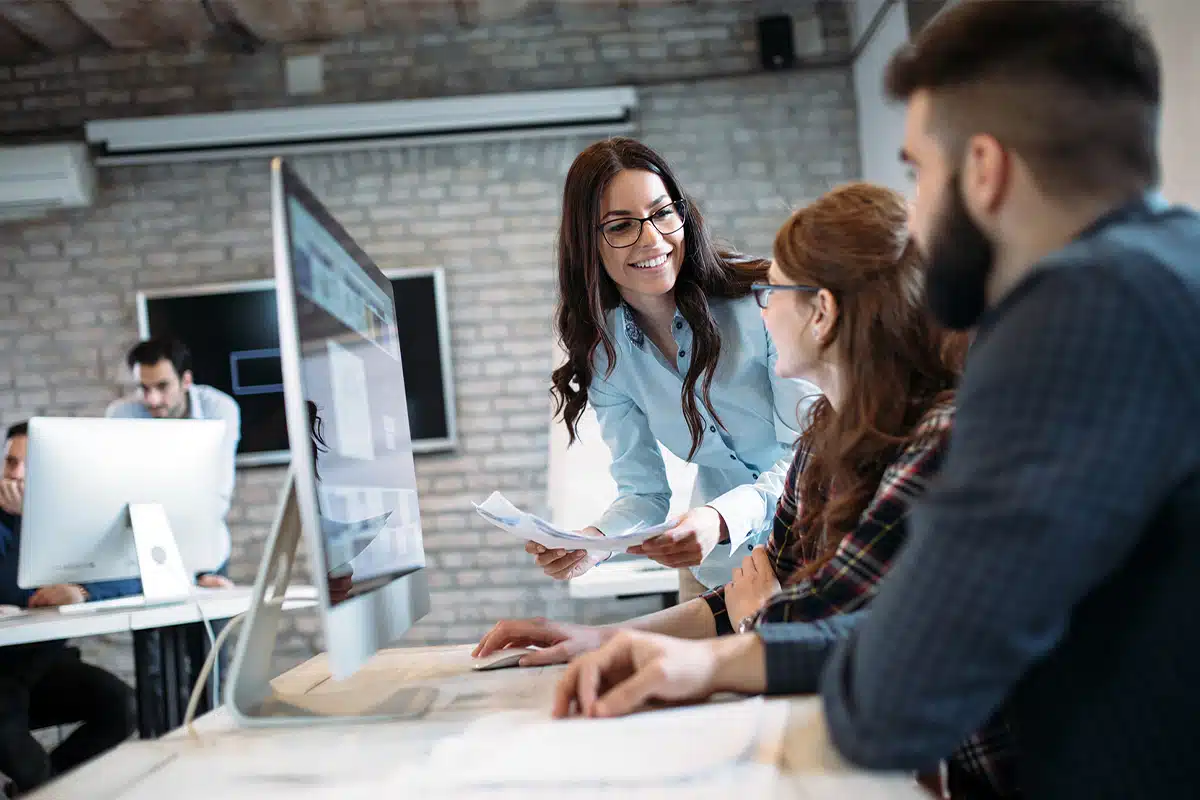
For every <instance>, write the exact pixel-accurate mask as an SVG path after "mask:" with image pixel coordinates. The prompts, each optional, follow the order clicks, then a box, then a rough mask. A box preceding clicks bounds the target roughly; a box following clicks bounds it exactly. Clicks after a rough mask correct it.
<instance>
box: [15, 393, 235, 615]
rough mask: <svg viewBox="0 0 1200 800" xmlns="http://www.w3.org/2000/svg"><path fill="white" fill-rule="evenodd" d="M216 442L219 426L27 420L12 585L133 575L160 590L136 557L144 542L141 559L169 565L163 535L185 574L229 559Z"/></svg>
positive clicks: (221, 457) (219, 442)
mask: <svg viewBox="0 0 1200 800" xmlns="http://www.w3.org/2000/svg"><path fill="white" fill-rule="evenodd" d="M224 436H225V424H224V423H223V422H221V421H218V420H165V419H91V418H78V417H35V418H34V419H32V420H30V421H29V450H28V454H27V456H26V475H27V477H26V481H25V507H24V514H23V520H22V526H21V527H22V531H21V548H20V554H19V557H18V566H17V583H18V584H19V585H20V586H22V587H24V588H27V589H32V588H35V587H39V586H48V585H50V584H55V583H88V582H93V581H106V580H118V579H124V578H138V577H141V578H142V579H143V584H144V586H145V588H146V594H147V595H148V596H149V595H151V594H152V593H153V588H154V587H155V586H157V585H161V584H159V583H158V582H157V581H156V579H155V576H152V575H151V576H148V575H146V574H145V572H146V570H145V569H144V567H146V566H147V562H145V561H144V560H143V559H141V558H139V552H140V551H141V550H142V546H141V545H146V546H148V547H149V548H150V552H149V553H147V554H146V555H150V556H151V561H150V562H149V563H151V564H153V563H158V564H167V566H173V565H171V564H168V563H167V562H168V561H170V560H172V559H170V558H168V556H170V555H171V550H172V545H171V543H170V541H169V540H168V541H166V542H164V541H163V540H162V538H161V537H162V536H164V535H168V536H170V535H173V538H174V542H175V546H177V548H178V557H179V558H180V559H181V560H182V565H181V566H182V569H183V571H185V572H186V574H187V575H188V576H191V575H195V574H196V573H199V572H210V571H212V570H215V569H217V568H218V567H220V566H221V565H222V564H223V563H224V562H225V560H226V559H227V558H228V556H229V554H228V552H226V549H227V538H226V536H225V532H224V531H225V529H224V519H223V517H224V513H225V507H224V505H225V501H224V499H223V498H222V496H221V492H222V489H221V487H222V486H223V484H224V479H225V477H226V475H225V472H226V471H227V470H228V469H229V467H230V465H229V464H228V463H226V462H227V461H228V456H227V455H226V453H225V449H224V445H223V441H224ZM139 510H148V511H149V513H145V514H142V515H140V516H139V513H138V512H139ZM156 511H161V512H165V521H164V520H163V519H162V516H161V515H158V514H156V513H155V512H156ZM139 537H140V539H141V544H138V542H137V540H138V538H139ZM155 547H159V548H161V549H162V552H161V553H155V552H154V550H153V549H154V548H155ZM147 578H149V581H147ZM185 588H186V587H185ZM164 599H166V598H164Z"/></svg>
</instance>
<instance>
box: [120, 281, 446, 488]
mask: <svg viewBox="0 0 1200 800" xmlns="http://www.w3.org/2000/svg"><path fill="white" fill-rule="evenodd" d="M384 274H385V275H386V276H387V277H388V279H389V280H390V281H391V284H392V291H393V293H394V294H395V297H396V318H397V320H398V321H399V339H400V352H401V354H402V355H403V359H402V364H403V368H404V385H405V388H406V390H407V403H408V419H409V425H410V427H411V429H412V438H413V452H416V453H431V452H437V451H442V450H452V449H454V447H455V446H456V444H457V439H458V437H457V432H456V425H455V414H454V384H453V380H452V373H451V366H450V338H449V328H448V325H447V319H446V306H445V289H444V285H445V284H444V281H445V279H444V277H443V273H442V270H440V269H427V270H394V271H390V272H385V273H384ZM275 308H276V306H275V282H274V281H271V280H263V281H244V282H240V283H225V284H213V285H208V286H192V287H186V288H171V289H162V290H147V291H144V292H139V293H138V295H137V310H138V333H139V335H140V336H141V338H143V339H147V338H150V337H151V336H174V337H176V338H177V339H179V340H180V341H182V342H183V343H184V344H186V345H187V346H188V349H189V350H191V351H192V374H193V377H194V379H195V381H196V383H203V384H207V385H209V386H213V387H216V388H217V389H220V390H221V391H222V392H225V393H226V394H228V395H229V396H231V397H232V398H233V399H234V400H236V401H237V403H238V406H239V407H240V409H241V412H242V440H241V443H240V444H239V445H238V464H239V465H240V466H252V465H257V464H286V463H287V461H288V436H287V423H286V422H285V420H284V411H283V377H282V375H281V373H280V365H279V323H278V320H277V318H276V313H275Z"/></svg>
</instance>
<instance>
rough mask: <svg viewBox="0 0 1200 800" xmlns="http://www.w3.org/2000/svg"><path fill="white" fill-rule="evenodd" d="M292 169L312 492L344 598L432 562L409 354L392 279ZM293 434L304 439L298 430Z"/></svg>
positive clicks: (333, 593) (293, 246) (335, 594)
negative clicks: (410, 399)
mask: <svg viewBox="0 0 1200 800" xmlns="http://www.w3.org/2000/svg"><path fill="white" fill-rule="evenodd" d="M284 176H285V181H284V204H285V213H286V224H287V238H288V247H289V249H290V253H289V255H290V261H291V267H292V272H291V283H292V286H291V292H292V297H291V301H292V302H293V303H294V312H295V324H296V344H297V345H298V355H299V378H300V388H301V395H302V399H303V402H304V406H305V416H306V417H307V420H306V427H307V430H306V431H304V433H305V434H306V435H307V436H308V437H309V440H310V451H311V457H312V473H311V478H312V485H311V490H312V494H311V495H309V496H310V497H315V499H316V506H317V508H316V511H317V514H318V517H319V533H320V538H321V542H322V549H323V555H324V562H325V563H324V566H325V569H326V572H327V574H328V576H329V578H330V579H331V582H330V584H329V585H330V602H331V604H333V605H337V604H338V603H340V602H345V601H346V600H348V599H353V598H354V597H357V596H360V595H362V594H364V593H366V592H369V591H371V590H372V589H375V588H377V587H379V586H382V585H385V584H387V583H389V582H390V581H392V580H393V579H395V578H397V577H399V576H402V575H406V574H408V573H411V572H412V571H414V570H416V569H418V568H420V567H422V566H424V564H425V555H424V549H423V547H422V541H421V518H420V512H419V510H418V507H417V476H416V470H415V468H414V465H413V441H412V436H411V434H410V428H409V416H408V408H407V403H406V401H405V396H406V392H405V388H406V387H405V382H404V369H403V359H404V354H403V353H402V352H401V349H400V340H399V336H398V333H397V327H396V304H395V302H394V300H393V296H392V285H391V284H390V283H389V281H388V279H387V278H386V277H385V276H384V275H383V273H382V272H380V270H379V269H378V267H376V266H375V264H374V263H373V262H372V261H371V260H370V258H368V257H367V255H366V254H365V253H364V252H363V251H362V250H361V249H359V247H358V246H357V245H356V244H355V243H354V242H353V240H351V239H350V237H349V236H348V235H347V234H346V233H345V231H344V230H343V229H342V228H341V226H340V225H338V224H337V223H336V222H335V221H334V220H333V218H332V217H331V216H330V215H329V214H328V212H326V211H325V210H324V208H323V207H322V206H321V205H320V204H319V203H318V202H317V201H316V199H315V198H314V197H313V196H312V195H311V194H309V193H308V191H307V190H306V189H305V188H304V187H303V186H302V185H301V184H300V183H299V181H298V180H295V179H293V178H291V177H290V176H289V174H288V173H287V172H285V173H284ZM280 286H281V291H283V290H284V289H283V284H282V283H281V284H280ZM280 299H281V302H284V301H286V298H280ZM281 335H282V334H281ZM286 369H287V365H286V352H285V372H286ZM290 421H291V420H289V422H290ZM289 433H290V434H291V435H292V436H295V435H296V432H295V431H294V430H292V426H291V425H289ZM295 444H296V443H295V442H293V452H294V453H295V452H296V448H295ZM297 475H298V476H300V478H301V479H302V478H303V476H304V473H303V472H298V473H297ZM298 488H300V489H301V492H300V496H301V497H303V496H305V494H307V493H306V492H304V491H302V489H303V487H298ZM337 587H340V588H337Z"/></svg>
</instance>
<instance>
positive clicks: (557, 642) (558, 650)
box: [471, 618, 616, 667]
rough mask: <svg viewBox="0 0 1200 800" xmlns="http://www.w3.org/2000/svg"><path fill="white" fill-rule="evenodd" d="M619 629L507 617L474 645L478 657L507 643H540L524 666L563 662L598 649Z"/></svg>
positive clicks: (523, 659)
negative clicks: (536, 650) (538, 648)
mask: <svg viewBox="0 0 1200 800" xmlns="http://www.w3.org/2000/svg"><path fill="white" fill-rule="evenodd" d="M615 633H616V630H615V629H612V628H594V627H592V626H590V625H572V624H571V623H568V622H550V621H549V620H546V619H541V618H538V619H505V620H501V621H500V622H497V623H496V625H495V627H493V628H492V629H491V630H490V631H488V632H487V634H485V635H484V637H483V638H482V639H480V640H479V644H477V645H476V646H475V650H474V651H473V652H472V653H471V655H472V656H473V657H475V658H483V657H485V656H489V655H491V654H492V653H495V652H497V651H498V650H503V649H504V648H506V647H541V648H544V649H542V650H539V651H538V652H536V653H530V654H529V655H527V656H525V657H524V658H522V659H521V666H522V667H541V666H545V665H547V664H562V663H564V662H567V661H570V660H571V659H572V658H574V657H575V656H577V655H579V654H580V653H586V652H588V651H590V650H595V649H596V648H597V647H600V646H601V645H602V644H604V643H605V642H607V641H608V640H609V639H611V638H612V637H613V635H614V634H615Z"/></svg>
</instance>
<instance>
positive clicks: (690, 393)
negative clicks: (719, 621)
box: [527, 138, 817, 599]
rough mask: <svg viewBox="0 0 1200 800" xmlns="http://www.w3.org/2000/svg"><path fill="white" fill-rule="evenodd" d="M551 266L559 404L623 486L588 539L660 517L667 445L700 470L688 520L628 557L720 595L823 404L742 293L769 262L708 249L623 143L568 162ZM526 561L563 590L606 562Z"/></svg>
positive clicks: (700, 223) (691, 213)
mask: <svg viewBox="0 0 1200 800" xmlns="http://www.w3.org/2000/svg"><path fill="white" fill-rule="evenodd" d="M558 258H559V264H558V288H559V306H558V312H557V319H556V329H557V333H558V336H559V338H560V341H561V342H562V345H563V349H564V350H565V351H566V353H567V359H566V363H564V364H563V365H562V366H560V367H559V368H558V369H556V370H555V371H554V374H553V393H554V396H555V398H556V400H557V403H558V412H559V413H560V414H561V416H562V420H563V423H564V424H565V425H566V426H567V430H568V431H569V432H570V435H571V441H572V442H573V441H574V438H575V433H576V424H577V423H578V421H579V418H580V415H581V414H583V411H584V408H585V407H586V406H587V405H591V407H592V408H593V409H594V410H595V412H596V415H597V417H598V419H599V423H600V428H601V431H602V433H603V436H604V440H605V442H606V443H607V444H608V446H609V449H610V450H611V452H612V476H613V478H614V480H615V482H616V484H617V486H618V497H617V499H616V501H615V502H614V503H613V504H612V505H611V507H610V508H609V509H608V510H607V511H606V512H605V513H604V514H602V515H601V517H600V518H599V519H598V520H596V522H595V524H594V526H592V527H590V528H587V529H585V532H586V533H590V534H592V535H595V536H603V535H604V534H619V533H623V532H625V531H626V530H629V529H631V528H633V527H635V526H637V525H654V524H657V523H660V522H663V521H664V520H665V518H666V516H667V511H668V508H669V507H670V503H671V488H670V485H669V483H668V481H667V474H666V470H665V467H664V464H663V458H662V453H661V450H660V449H659V446H660V444H661V445H662V446H663V447H666V448H667V449H668V450H670V451H671V452H672V453H674V454H675V455H677V456H678V457H679V458H681V459H684V460H685V461H690V462H691V463H693V464H696V465H697V467H698V472H697V479H696V488H695V491H694V493H693V495H692V498H691V503H690V505H691V506H692V510H691V511H690V512H688V514H687V515H685V516H684V517H683V518H682V520H680V521H679V523H678V524H677V525H676V526H675V527H674V529H673V530H672V531H670V532H669V535H664V536H661V537H658V538H657V539H654V540H651V541H649V542H647V543H646V544H645V545H644V546H643V547H642V548H639V549H637V550H636V552H637V554H641V555H646V556H648V557H650V558H652V559H654V560H656V561H658V562H659V563H661V564H664V565H666V566H671V567H679V568H688V569H689V572H687V573H684V574H681V592H680V595H681V599H682V598H685V597H687V596H689V595H690V596H692V597H695V596H697V595H698V594H699V593H700V592H702V591H704V589H706V588H710V587H713V586H720V585H722V584H724V583H725V582H726V581H728V580H729V577H730V575H731V574H732V570H733V567H734V566H735V565H736V564H738V563H740V561H741V559H742V557H743V556H745V554H746V553H747V552H749V551H748V549H747V548H748V547H753V545H754V544H756V543H758V542H760V541H762V539H763V537H764V536H765V535H766V533H767V531H768V529H769V527H770V520H771V516H772V514H773V513H774V509H775V504H776V502H777V500H778V498H779V492H780V489H781V487H782V482H783V477H784V474H785V473H786V471H787V467H788V464H789V463H790V462H791V457H792V452H793V449H794V444H795V441H796V438H797V436H798V435H799V431H800V430H801V425H800V420H801V419H803V416H804V414H805V413H806V409H807V407H808V405H811V403H812V402H813V401H815V399H816V394H817V392H816V390H815V389H814V388H813V387H812V386H811V385H809V384H807V383H804V382H802V381H794V380H789V379H786V378H780V377H779V376H778V375H776V374H775V368H774V365H775V348H774V346H773V345H772V344H771V342H770V339H769V337H768V336H767V332H766V329H765V328H764V326H763V321H762V318H761V316H760V314H759V309H758V307H757V306H756V305H755V303H754V300H753V298H752V296H751V290H750V287H751V284H753V283H754V282H755V281H756V280H763V279H765V277H766V269H767V262H766V261H764V260H758V259H751V258H747V257H745V256H742V255H739V254H737V253H732V252H728V251H724V250H720V249H718V248H717V246H716V245H715V244H714V243H713V240H712V237H711V236H710V234H709V231H708V227H707V226H706V224H705V221H704V216H703V215H702V214H701V212H700V209H699V207H698V206H697V205H696V204H695V203H694V202H692V201H691V200H690V199H689V198H688V196H687V194H686V193H685V192H684V191H683V188H682V187H681V186H680V185H679V182H678V181H677V180H676V178H675V175H674V173H673V172H672V171H671V168H670V167H669V166H668V165H667V163H666V162H665V161H664V160H663V159H662V157H661V156H659V155H658V154H657V153H655V152H654V151H653V150H651V149H650V148H648V147H646V146H645V145H643V144H641V143H640V142H637V141H635V140H633V139H627V138H614V139H608V140H605V141H601V142H597V143H596V144H594V145H592V146H591V147H589V148H587V149H586V150H584V151H583V152H582V153H580V155H579V156H578V157H577V158H576V159H575V162H574V164H572V166H571V169H570V170H569V172H568V174H567V180H566V185H565V187H564V189H563V217H562V224H561V227H560V231H559V246H558ZM702 504H706V505H702ZM527 549H528V550H529V551H530V553H531V554H533V555H535V556H536V559H537V563H538V564H539V565H540V566H542V567H543V569H544V570H545V571H546V573H547V574H548V575H550V576H552V577H554V578H557V579H568V578H574V577H577V576H579V575H582V574H583V573H584V572H586V571H587V570H588V569H590V568H591V567H592V566H594V565H595V564H596V563H598V562H599V560H600V558H599V556H600V555H603V554H592V555H591V556H589V555H588V553H587V552H585V551H567V552H563V551H550V552H542V551H541V550H540V548H539V547H538V546H537V545H529V547H528V548H527ZM689 589H690V591H689Z"/></svg>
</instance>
